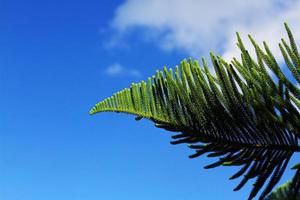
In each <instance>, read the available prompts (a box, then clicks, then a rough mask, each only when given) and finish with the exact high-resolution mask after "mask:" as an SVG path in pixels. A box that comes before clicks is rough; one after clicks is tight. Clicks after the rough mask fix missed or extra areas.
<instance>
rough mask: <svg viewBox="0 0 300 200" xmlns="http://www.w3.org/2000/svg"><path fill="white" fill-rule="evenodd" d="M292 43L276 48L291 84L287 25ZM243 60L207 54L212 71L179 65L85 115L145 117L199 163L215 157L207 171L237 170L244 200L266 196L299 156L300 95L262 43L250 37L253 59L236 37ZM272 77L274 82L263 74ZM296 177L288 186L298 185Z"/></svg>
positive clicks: (299, 63)
mask: <svg viewBox="0 0 300 200" xmlns="http://www.w3.org/2000/svg"><path fill="white" fill-rule="evenodd" d="M285 27H286V30H287V33H288V36H289V40H290V41H289V44H288V43H287V42H286V41H284V40H282V42H281V44H280V50H281V52H282V55H283V57H284V59H285V63H286V65H287V66H288V69H289V70H290V71H291V72H292V75H293V76H294V78H295V81H297V82H298V83H300V56H299V53H298V50H297V47H296V44H295V41H294V39H293V37H292V34H291V32H290V30H289V28H288V26H287V25H286V24H285ZM237 38H238V43H237V45H238V47H239V49H240V50H241V61H238V59H235V58H234V59H233V60H232V62H231V63H228V62H226V61H224V60H223V59H222V58H221V57H219V56H216V55H214V54H213V53H211V61H212V64H213V67H214V70H215V72H216V74H215V75H214V74H212V73H211V72H210V71H209V68H208V66H207V63H206V61H205V60H204V59H202V64H201V65H202V66H200V64H199V63H198V61H196V60H192V59H189V60H184V61H182V62H181V64H180V66H179V67H178V66H176V67H175V70H174V72H173V70H172V69H167V68H166V67H164V69H163V71H157V72H156V75H155V76H153V77H151V78H149V79H148V81H147V83H145V82H144V81H142V82H141V83H137V84H136V83H133V84H132V85H131V87H130V88H125V89H124V90H122V91H120V92H118V93H116V94H114V95H113V96H112V97H110V98H107V99H105V100H104V101H101V102H99V103H97V104H96V105H95V107H93V108H92V109H91V111H90V114H95V113H98V112H106V111H112V112H124V113H129V114H133V115H136V116H137V117H136V119H137V120H140V119H142V118H147V119H149V120H151V121H153V122H154V123H155V125H156V127H159V128H164V129H166V130H168V131H174V132H179V133H177V134H176V135H174V136H173V137H172V138H173V139H174V141H172V142H171V143H172V144H182V143H187V144H188V146H189V147H190V148H191V149H194V150H195V154H193V155H191V156H190V158H196V157H199V156H201V155H203V154H207V156H208V157H216V158H218V159H217V161H216V162H214V163H212V164H209V165H207V166H205V168H206V169H210V168H214V167H217V166H240V167H241V168H240V170H239V171H238V172H237V173H236V174H234V175H233V176H232V177H230V179H235V178H238V177H241V176H242V178H241V181H240V184H238V186H237V187H236V188H235V189H234V190H239V189H241V188H242V187H243V186H244V185H245V184H246V183H247V182H248V181H249V180H250V179H255V180H254V184H253V189H252V191H251V193H250V196H249V198H248V199H253V198H254V197H255V196H256V195H257V194H258V192H259V191H260V190H261V189H262V188H264V189H263V190H262V193H261V194H260V197H259V199H264V198H265V197H266V196H267V195H268V194H269V193H270V192H271V190H272V189H273V187H274V186H275V185H276V184H277V183H278V181H279V179H280V178H281V176H282V174H283V172H284V170H285V168H286V166H287V164H288V162H289V160H290V158H291V156H292V155H293V153H294V152H296V151H300V147H299V146H298V138H299V136H300V114H299V112H298V110H299V109H300V90H299V89H298V88H297V87H296V86H295V84H293V83H292V82H291V80H289V79H288V78H287V77H286V76H285V74H284V73H283V72H282V70H281V69H280V67H279V64H278V63H277V62H276V60H275V58H274V56H273V55H272V53H271V51H270V50H269V48H268V46H267V44H266V43H264V48H261V47H259V45H258V44H256V43H255V41H254V39H253V38H252V37H251V36H249V39H250V40H251V42H252V44H253V46H254V48H255V51H256V59H254V58H252V57H251V56H250V54H249V53H248V51H247V50H246V48H245V47H244V45H243V43H242V40H241V39H240V36H239V35H238V34H237ZM268 70H271V71H272V72H273V73H274V74H275V76H276V77H275V78H272V77H271V76H270V74H269V73H268ZM299 179H300V172H299V170H298V172H297V173H296V176H295V178H294V181H293V185H292V186H293V188H294V189H295V190H296V189H298V188H299V187H300V180H299Z"/></svg>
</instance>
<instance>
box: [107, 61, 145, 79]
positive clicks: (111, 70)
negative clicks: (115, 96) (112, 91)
mask: <svg viewBox="0 0 300 200" xmlns="http://www.w3.org/2000/svg"><path fill="white" fill-rule="evenodd" d="M105 73H106V74H107V75H109V76H115V77H117V76H118V77H120V76H133V77H136V78H139V77H141V73H140V72H139V71H138V70H136V69H127V68H125V67H123V66H122V65H121V64H120V63H113V64H111V65H109V66H108V67H107V68H106V70H105Z"/></svg>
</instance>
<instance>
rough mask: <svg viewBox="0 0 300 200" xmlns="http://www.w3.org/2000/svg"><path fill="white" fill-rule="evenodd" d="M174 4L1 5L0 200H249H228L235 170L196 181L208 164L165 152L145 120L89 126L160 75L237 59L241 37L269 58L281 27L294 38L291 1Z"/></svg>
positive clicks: (34, 0)
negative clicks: (185, 64) (264, 47)
mask: <svg viewBox="0 0 300 200" xmlns="http://www.w3.org/2000/svg"><path fill="white" fill-rule="evenodd" d="M182 2H183V1H178V0H173V1H171V0H165V1H158V0H154V1H150V0H145V1H138V0H130V1H117V0H101V1H96V0H85V1H82V0H77V1H70V0H60V1H58V0H52V1H47V0H45V1H38V0H27V1H26V2H25V1H21V0H9V1H5V0H0V51H1V53H0V91H1V92H2V95H1V98H0V112H1V121H0V143H1V145H0V198H1V199H5V200H41V199H42V200H48V199H49V200H53V199H55V200H82V199H84V200H96V199H97V200H99V199H107V200H127V199H128V200H140V199H143V200H148V199H149V200H150V199H151V200H152V199H158V200H159V199H164V200H165V199H172V200H181V199H185V200H194V199H232V200H234V199H236V200H240V199H244V198H245V196H246V195H248V193H249V190H250V189H251V184H248V185H247V186H246V187H245V188H243V189H242V190H241V191H239V192H233V191H232V189H233V188H234V186H235V185H236V184H237V183H238V180H237V181H229V180H228V177H229V176H230V175H232V174H233V173H234V172H235V170H236V169H233V168H224V167H223V168H222V167H221V168H218V169H213V170H203V166H205V165H206V164H208V163H209V162H213V161H214V160H212V159H207V158H204V157H203V158H200V159H195V160H189V159H188V158H187V156H188V155H189V154H191V153H192V152H191V151H190V150H189V149H188V148H186V147H185V146H184V145H182V146H172V145H170V144H169V141H170V135H171V134H170V133H169V132H166V131H163V130H159V129H156V128H155V127H154V126H153V125H152V124H151V123H150V122H148V121H144V120H142V121H140V122H136V121H135V120H134V118H133V117H132V116H128V115H118V114H113V113H105V114H101V115H95V116H89V115H88V111H89V109H90V108H91V107H92V106H93V105H94V104H95V103H96V102H98V101H100V100H101V99H103V98H105V97H108V96H110V95H111V94H113V93H114V92H116V91H118V90H120V89H122V88H124V87H127V86H129V85H130V84H131V83H132V82H136V81H139V80H142V79H146V78H147V77H148V76H151V75H152V74H154V72H155V70H156V69H159V68H161V67H162V66H164V65H167V66H169V67H173V66H175V65H176V64H178V63H179V62H180V60H182V59H183V58H186V57H190V56H193V57H195V58H199V57H200V56H201V55H203V56H207V53H208V52H209V51H210V50H213V51H214V52H217V53H219V54H221V55H223V56H224V57H226V58H231V57H232V56H235V55H238V54H237V52H236V51H235V47H234V37H235V35H234V32H235V31H237V30H239V31H241V32H242V33H245V34H247V33H251V34H253V35H254V37H255V36H256V37H255V38H257V39H258V40H259V41H260V40H263V39H266V40H267V41H269V42H270V44H271V48H273V49H274V52H275V54H276V53H277V54H278V50H276V49H277V48H276V46H275V45H276V44H277V41H279V40H280V38H281V37H285V33H284V30H283V22H284V21H288V22H289V24H290V26H291V27H292V29H293V30H294V33H295V37H296V39H297V40H298V41H299V39H300V28H299V27H300V26H299V24H297V22H298V23H299V19H300V15H299V14H298V12H297V10H299V9H300V3H299V1H285V3H282V2H281V1H279V0H277V1H275V0H270V1H264V2H263V3H262V2H260V1H259V0H254V1H251V2H250V3H249V2H248V3H246V1H237V0H230V3H226V4H224V3H222V1H217V0H214V1H193V0H188V1H185V4H183V3H182ZM199 2H201V3H199ZM253 12H255V15H253V14H251V13H253ZM275 41H276V43H275ZM272 44H275V45H272ZM280 59H281V58H279V60H280ZM298 158H299V156H298ZM295 160H296V159H294V160H293V161H295ZM291 163H292V162H291ZM292 174H293V172H291V171H290V170H288V171H287V173H286V174H285V176H284V177H283V180H282V181H281V182H284V181H285V180H287V179H288V178H289V177H291V176H292Z"/></svg>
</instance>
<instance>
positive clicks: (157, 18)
mask: <svg viewBox="0 0 300 200" xmlns="http://www.w3.org/2000/svg"><path fill="white" fill-rule="evenodd" d="M285 21H287V22H288V23H289V25H290V27H291V28H292V30H293V33H294V36H295V37H296V39H297V40H299V39H300V26H299V22H300V0H285V1H280V0H264V1H262V0H251V1H241V0H226V1H224V0H184V1H182V0H143V1H140V0H127V1H125V2H124V3H123V4H122V5H121V6H120V7H119V8H118V9H117V10H116V15H115V17H114V18H113V20H112V22H111V27H112V28H113V29H114V30H116V32H117V35H120V34H121V35H122V34H123V35H126V34H128V33H130V31H132V30H135V29H136V28H145V29H144V30H146V31H143V34H144V36H145V37H149V36H151V37H150V39H152V40H154V41H156V43H158V44H159V46H160V48H162V49H165V50H174V49H175V50H180V51H182V50H183V51H186V52H188V53H189V54H191V55H192V56H199V55H207V53H208V52H209V51H214V52H216V53H218V54H222V55H223V56H225V57H226V58H230V59H231V58H232V57H233V56H237V55H239V54H238V51H237V47H236V46H235V43H236V42H235V41H236V38H235V32H236V31H239V32H240V33H241V34H242V36H246V35H247V34H248V33H250V34H251V35H253V37H254V38H255V39H256V40H257V41H258V42H261V41H262V40H263V39H265V40H266V41H267V42H268V44H269V45H270V47H271V49H272V50H275V51H274V52H275V55H278V54H279V49H278V48H277V43H278V42H279V41H280V39H281V37H285V33H284V27H283V22H285ZM244 38H245V37H244ZM246 45H249V43H246ZM204 53H205V54H204Z"/></svg>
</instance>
